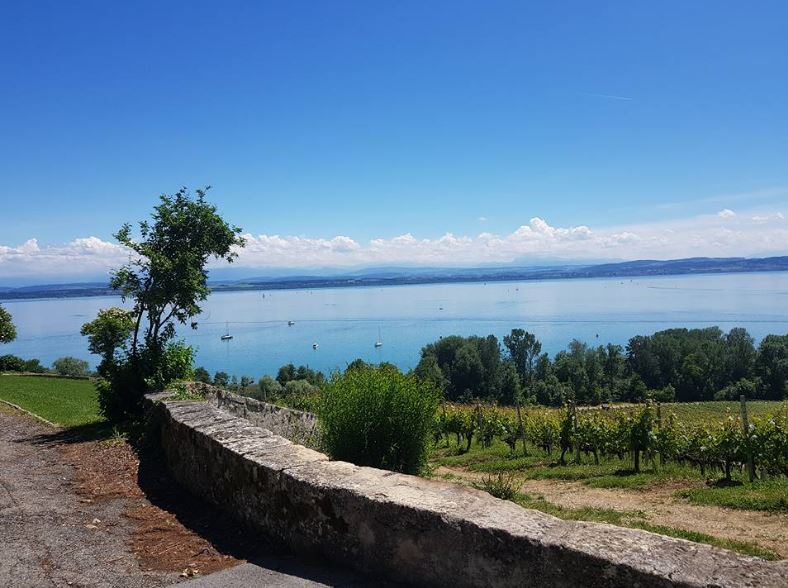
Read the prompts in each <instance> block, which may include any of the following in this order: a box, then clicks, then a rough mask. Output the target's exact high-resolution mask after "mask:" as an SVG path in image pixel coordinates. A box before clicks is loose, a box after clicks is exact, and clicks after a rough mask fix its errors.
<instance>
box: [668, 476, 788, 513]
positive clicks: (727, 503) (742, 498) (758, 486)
mask: <svg viewBox="0 0 788 588" xmlns="http://www.w3.org/2000/svg"><path fill="white" fill-rule="evenodd" d="M677 494H678V495H679V496H681V497H683V498H686V499H688V500H689V501H690V502H693V503H695V504H707V505H715V506H724V507H728V508H738V509H743V510H761V511H767V512H788V484H786V482H785V480H756V481H755V482H753V483H752V484H750V483H733V484H728V485H724V484H717V485H711V486H706V487H705V488H690V489H687V490H681V491H679V492H677Z"/></svg>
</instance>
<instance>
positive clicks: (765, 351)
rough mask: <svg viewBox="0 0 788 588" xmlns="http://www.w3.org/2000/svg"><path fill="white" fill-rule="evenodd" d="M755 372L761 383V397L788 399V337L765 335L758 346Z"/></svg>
mask: <svg viewBox="0 0 788 588" xmlns="http://www.w3.org/2000/svg"><path fill="white" fill-rule="evenodd" d="M755 370H756V371H757V373H758V375H759V376H760V378H761V381H762V382H763V389H764V391H763V397H764V398H767V399H769V400H782V399H784V398H786V397H788V335H767V336H766V337H764V339H763V341H761V344H760V345H759V346H758V356H757V360H756V365H755Z"/></svg>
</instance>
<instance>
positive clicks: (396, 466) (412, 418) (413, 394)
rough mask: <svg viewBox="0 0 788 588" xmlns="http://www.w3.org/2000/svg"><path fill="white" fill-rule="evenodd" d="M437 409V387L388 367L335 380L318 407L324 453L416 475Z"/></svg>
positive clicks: (360, 370) (358, 372)
mask: <svg viewBox="0 0 788 588" xmlns="http://www.w3.org/2000/svg"><path fill="white" fill-rule="evenodd" d="M437 407H438V395H437V393H436V392H435V389H434V387H433V386H432V385H431V384H429V383H427V382H425V381H422V380H420V379H418V378H417V377H416V376H414V375H406V374H402V373H399V372H397V371H395V370H391V369H387V368H385V367H383V368H374V367H368V368H361V369H354V370H350V371H348V372H346V373H344V374H341V375H340V374H335V375H334V376H333V377H332V378H331V381H330V382H329V384H328V385H327V386H326V389H325V391H324V392H323V398H322V401H321V403H320V412H319V416H320V427H321V432H322V435H323V442H324V445H325V448H326V450H327V451H328V453H329V454H330V455H331V457H333V458H334V459H342V460H346V461H350V462H352V463H355V464H358V465H364V466H372V467H379V468H384V469H388V470H392V471H396V472H404V473H408V474H416V473H418V472H419V471H420V470H421V468H422V467H423V465H424V463H425V461H426V456H427V442H428V437H429V434H430V432H431V427H432V423H433V419H434V416H435V411H436V409H437Z"/></svg>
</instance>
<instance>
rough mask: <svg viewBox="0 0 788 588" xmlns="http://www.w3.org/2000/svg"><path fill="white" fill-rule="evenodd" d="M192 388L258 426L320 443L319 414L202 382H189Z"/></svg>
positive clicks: (297, 440)
mask: <svg viewBox="0 0 788 588" xmlns="http://www.w3.org/2000/svg"><path fill="white" fill-rule="evenodd" d="M190 389H191V391H193V392H197V393H199V394H201V395H202V396H205V397H206V399H208V400H209V401H210V402H213V403H215V404H216V406H217V407H218V408H221V409H222V410H224V411H227V412H229V413H230V414H234V415H236V416H239V417H242V418H245V419H246V420H248V421H250V422H251V423H253V424H255V425H257V426H258V427H262V428H263V429H267V430H269V431H271V432H272V433H275V434H277V435H281V436H282V437H285V438H286V439H289V440H290V441H293V442H295V443H298V444H300V445H305V446H306V447H311V448H313V449H318V448H319V447H320V432H319V430H318V428H317V417H315V415H313V414H312V413H309V412H304V411H301V410H294V409H292V408H284V407H282V406H276V405H275V404H268V403H267V402H262V401H261V400H255V399H254V398H249V397H247V396H240V395H238V394H233V393H232V392H228V391H227V390H223V389H222V388H218V387H216V386H211V385H209V384H202V383H199V382H195V383H192V384H190Z"/></svg>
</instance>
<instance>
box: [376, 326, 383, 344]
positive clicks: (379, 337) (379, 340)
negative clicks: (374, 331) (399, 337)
mask: <svg viewBox="0 0 788 588" xmlns="http://www.w3.org/2000/svg"><path fill="white" fill-rule="evenodd" d="M375 347H376V348H377V347H383V337H381V336H380V327H378V340H377V341H375Z"/></svg>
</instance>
